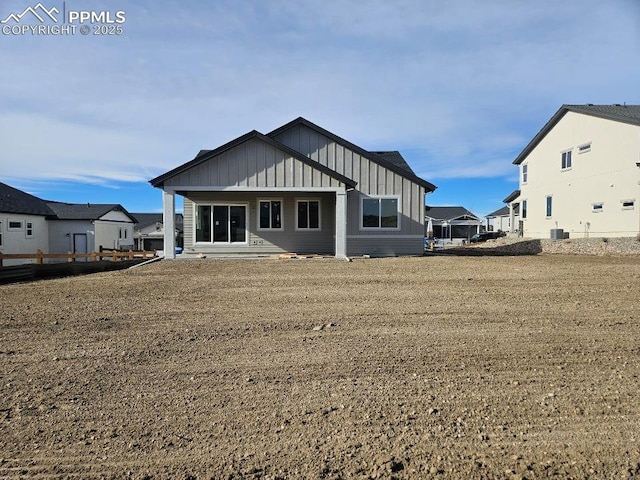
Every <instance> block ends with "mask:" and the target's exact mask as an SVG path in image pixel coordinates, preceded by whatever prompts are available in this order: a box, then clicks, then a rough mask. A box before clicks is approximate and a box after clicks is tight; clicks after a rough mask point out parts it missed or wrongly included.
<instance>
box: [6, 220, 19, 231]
mask: <svg viewBox="0 0 640 480" xmlns="http://www.w3.org/2000/svg"><path fill="white" fill-rule="evenodd" d="M7 229H8V230H9V231H17V230H22V220H9V223H8V224H7Z"/></svg>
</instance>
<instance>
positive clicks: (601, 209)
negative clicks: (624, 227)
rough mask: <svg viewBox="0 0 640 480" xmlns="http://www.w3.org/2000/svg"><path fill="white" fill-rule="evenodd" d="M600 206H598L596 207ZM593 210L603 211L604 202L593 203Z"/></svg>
mask: <svg viewBox="0 0 640 480" xmlns="http://www.w3.org/2000/svg"><path fill="white" fill-rule="evenodd" d="M598 206H599V207H600V208H596V207H598ZM591 211H592V212H593V213H602V212H603V211H604V202H594V203H592V204H591Z"/></svg>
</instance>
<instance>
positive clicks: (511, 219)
mask: <svg viewBox="0 0 640 480" xmlns="http://www.w3.org/2000/svg"><path fill="white" fill-rule="evenodd" d="M514 213H515V212H514V208H513V203H509V233H511V234H513V233H514V232H515V231H516V230H515V225H514V223H515V219H516V218H515V214H514Z"/></svg>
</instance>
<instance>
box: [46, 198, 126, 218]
mask: <svg viewBox="0 0 640 480" xmlns="http://www.w3.org/2000/svg"><path fill="white" fill-rule="evenodd" d="M47 206H48V207H49V208H50V209H51V210H52V211H53V213H54V214H55V216H56V218H55V219H56V220H99V219H100V218H101V217H103V216H105V215H106V214H107V213H109V212H111V211H115V212H122V213H124V214H125V215H126V216H127V217H129V219H130V220H131V221H132V222H133V223H136V219H135V217H133V216H132V215H131V214H130V213H129V212H127V211H126V210H125V208H124V207H123V206H122V205H120V204H117V203H108V204H100V203H63V202H47Z"/></svg>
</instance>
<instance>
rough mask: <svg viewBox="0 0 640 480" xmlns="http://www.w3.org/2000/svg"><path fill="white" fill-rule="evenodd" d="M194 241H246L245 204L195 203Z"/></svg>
mask: <svg viewBox="0 0 640 480" xmlns="http://www.w3.org/2000/svg"><path fill="white" fill-rule="evenodd" d="M195 214H196V242H202V243H246V242H247V207H246V205H196V211H195Z"/></svg>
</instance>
